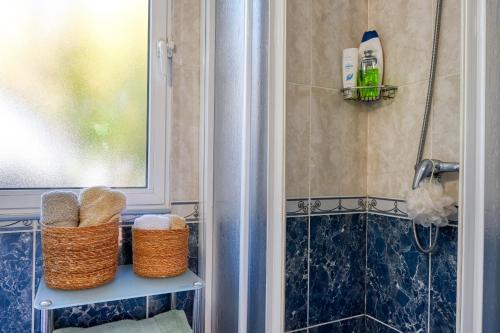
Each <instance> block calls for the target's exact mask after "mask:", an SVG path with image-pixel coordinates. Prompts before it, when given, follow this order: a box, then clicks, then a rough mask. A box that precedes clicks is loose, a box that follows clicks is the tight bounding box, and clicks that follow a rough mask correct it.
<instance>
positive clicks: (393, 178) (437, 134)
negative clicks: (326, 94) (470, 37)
mask: <svg viewBox="0 0 500 333" xmlns="http://www.w3.org/2000/svg"><path fill="white" fill-rule="evenodd" d="M434 11H435V0H423V1H411V2H410V1H385V0H369V13H368V26H369V27H370V28H373V29H376V30H377V31H378V32H379V34H380V36H381V41H382V46H383V49H384V71H385V72H384V73H385V74H384V81H385V82H386V83H387V84H394V85H397V86H399V91H398V95H397V97H396V99H395V100H393V101H391V102H387V101H385V102H381V103H378V104H375V105H373V106H370V107H369V112H368V140H367V142H368V147H367V153H368V156H367V162H368V164H367V179H368V184H367V187H368V188H367V194H368V195H369V196H375V197H389V198H404V197H405V195H406V192H407V191H408V189H409V186H410V184H411V182H412V178H413V173H414V172H413V170H414V169H413V166H414V164H415V159H416V154H417V147H418V141H419V137H420V129H421V126H422V119H423V114H424V109H425V101H426V93H427V85H428V77H429V68H430V61H431V54H432V37H433V29H434V25H433V22H434ZM460 22H461V17H460V1H455V0H453V1H443V8H442V20H441V34H440V43H439V46H440V48H439V53H438V62H437V75H436V81H435V91H434V101H433V105H432V116H431V121H430V125H429V131H428V136H427V143H426V146H425V151H424V158H437V159H440V160H443V161H454V162H458V161H459V159H460ZM445 177H446V178H445V179H446V182H445V187H446V189H447V192H448V193H449V194H450V195H452V196H453V197H454V198H455V199H457V200H458V177H457V175H451V176H445Z"/></svg>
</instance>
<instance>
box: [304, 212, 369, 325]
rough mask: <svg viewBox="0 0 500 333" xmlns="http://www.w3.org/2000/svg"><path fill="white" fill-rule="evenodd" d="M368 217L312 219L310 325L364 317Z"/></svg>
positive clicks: (318, 217)
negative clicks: (365, 219) (365, 218)
mask: <svg viewBox="0 0 500 333" xmlns="http://www.w3.org/2000/svg"><path fill="white" fill-rule="evenodd" d="M364 216H365V214H348V215H329V216H314V217H311V227H310V228H311V231H310V232H311V236H310V259H309V260H310V262H309V269H310V273H309V290H310V291H309V325H317V324H321V323H325V322H329V321H333V320H338V319H342V318H346V317H351V316H356V315H359V314H364V308H365V262H366V252H365V251H366V247H365V238H366V229H365V227H366V223H365V221H364Z"/></svg>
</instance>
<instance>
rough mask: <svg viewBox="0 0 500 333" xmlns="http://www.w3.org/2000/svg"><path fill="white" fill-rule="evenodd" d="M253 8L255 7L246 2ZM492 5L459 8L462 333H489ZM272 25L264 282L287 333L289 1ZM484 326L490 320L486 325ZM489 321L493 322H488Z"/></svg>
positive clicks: (276, 1)
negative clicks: (487, 186) (487, 153)
mask: <svg viewBox="0 0 500 333" xmlns="http://www.w3.org/2000/svg"><path fill="white" fill-rule="evenodd" d="M247 1H250V0H247ZM488 1H498V0H477V1H475V0H461V9H462V10H461V13H462V14H461V15H462V33H461V42H462V43H461V45H462V52H461V53H462V61H461V72H462V78H461V137H462V140H461V161H460V162H461V166H463V167H462V172H461V175H460V202H461V205H460V221H462V223H460V224H459V243H458V263H457V283H458V286H457V332H463V333H465V332H481V331H482V327H483V306H482V302H483V287H484V285H483V262H484V251H485V246H484V230H485V226H484V225H485V221H484V212H485V207H484V198H485V192H484V191H485V186H484V184H485V174H484V169H485V154H484V147H485V94H486V88H485V85H486V70H485V68H486V65H485V64H486V60H485V57H486V41H485V38H486V24H487V22H486V5H487V2H488ZM215 3H216V0H206V1H205V14H206V15H205V20H206V22H205V28H206V29H205V39H206V41H205V42H206V47H205V54H204V57H203V59H204V75H205V85H204V87H203V90H202V91H203V92H204V98H203V102H204V103H203V110H202V114H203V115H202V120H203V121H202V124H204V126H202V127H203V128H202V135H201V136H200V140H201V141H200V142H202V143H203V145H202V146H201V147H204V148H203V155H202V158H201V164H200V167H201V168H202V169H201V170H203V173H204V175H205V176H204V177H201V178H202V181H201V184H200V186H201V187H200V188H201V189H202V193H203V194H202V202H201V203H202V207H203V208H202V209H203V211H204V213H205V214H204V223H203V226H202V229H203V230H204V232H203V235H204V236H203V242H204V243H205V244H206V247H205V255H204V258H205V259H204V263H203V264H202V265H203V267H204V268H203V270H202V271H204V273H205V274H204V276H203V277H204V278H205V279H206V282H207V289H206V290H205V293H206V294H205V332H207V333H209V332H211V329H210V327H211V318H212V316H214V313H213V311H214V310H212V309H211V308H210V307H211V299H212V297H211V294H210V293H211V292H212V289H211V283H213V281H212V280H211V276H212V275H211V263H212V260H213V257H212V253H211V249H210V246H208V245H210V244H211V242H212V240H213V239H212V237H213V230H212V221H211V214H212V213H211V209H212V203H213V197H212V196H213V182H212V181H213V180H212V179H211V177H210V175H212V174H213V161H212V160H211V157H212V156H213V155H212V153H213V125H214V124H213V121H214V120H213V105H214V93H213V88H214V86H213V85H214V83H213V72H214V63H215V61H214V60H215V59H214V40H215V33H214V23H215V22H214V17H215V14H214V13H215V9H214V8H215ZM269 9H270V11H269V15H270V17H269V21H270V32H269V44H270V50H269V52H270V58H269V68H270V71H269V115H270V116H269V140H268V142H269V156H270V157H269V161H268V175H269V180H272V181H269V182H268V195H269V205H268V212H267V215H268V220H269V221H273V223H270V224H269V226H268V235H267V245H268V253H267V263H266V267H267V274H266V309H267V316H266V332H268V333H271V332H272V333H274V332H282V331H283V323H282V321H283V319H282V318H283V312H284V280H283V277H284V272H283V262H284V203H285V201H284V200H285V198H284V173H285V171H284V170H285V163H284V162H285V158H284V157H285V149H284V147H285V140H284V138H285V126H284V124H285V107H286V105H285V89H284V88H285V73H286V71H285V66H286V65H285V59H286V58H285V54H286V53H285V52H286V45H285V41H286V29H285V24H286V0H273V1H270V8H269ZM485 319H486V318H485ZM490 319H491V318H490ZM239 333H243V332H239Z"/></svg>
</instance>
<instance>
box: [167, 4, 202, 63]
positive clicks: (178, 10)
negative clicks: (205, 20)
mask: <svg viewBox="0 0 500 333" xmlns="http://www.w3.org/2000/svg"><path fill="white" fill-rule="evenodd" d="M173 7H174V32H173V35H174V41H175V57H174V64H176V65H182V66H200V15H201V12H200V0H174V6H173Z"/></svg>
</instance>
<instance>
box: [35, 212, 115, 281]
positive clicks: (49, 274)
mask: <svg viewBox="0 0 500 333" xmlns="http://www.w3.org/2000/svg"><path fill="white" fill-rule="evenodd" d="M119 219H120V217H119V216H118V215H117V216H114V217H113V218H112V219H111V220H110V221H109V222H107V223H104V224H100V225H94V226H88V227H79V228H64V227H52V226H48V225H46V224H43V223H42V224H41V228H42V251H43V262H44V265H43V266H44V267H43V268H44V279H45V283H46V284H47V286H48V287H50V288H56V289H66V290H78V289H89V288H94V287H98V286H100V285H103V284H105V283H107V282H110V281H111V280H113V278H114V277H115V274H116V269H117V266H118V221H119Z"/></svg>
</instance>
